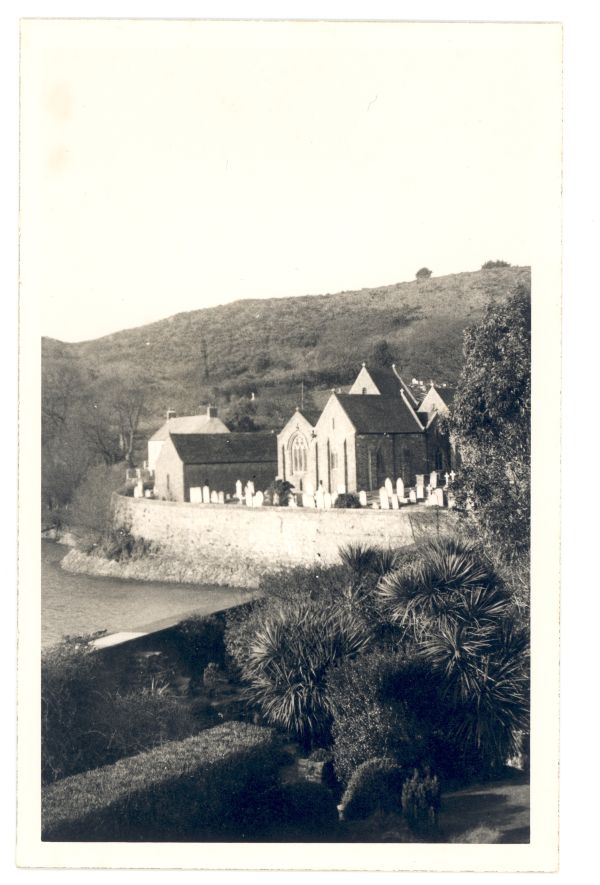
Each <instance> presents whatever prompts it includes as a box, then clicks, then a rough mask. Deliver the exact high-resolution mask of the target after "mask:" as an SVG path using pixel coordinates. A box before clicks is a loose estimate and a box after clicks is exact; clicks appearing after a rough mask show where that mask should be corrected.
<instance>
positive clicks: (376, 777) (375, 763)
mask: <svg viewBox="0 0 600 885" xmlns="http://www.w3.org/2000/svg"><path fill="white" fill-rule="evenodd" d="M405 777H406V770H405V769H403V768H402V766H400V765H398V763H397V762H395V761H394V759H389V758H386V757H379V758H376V759H369V760H367V761H366V762H363V763H362V765H359V767H358V768H357V769H356V771H355V772H354V774H353V775H352V777H351V778H350V782H349V784H348V786H347V788H346V790H345V792H344V795H343V796H342V801H341V802H340V809H339V810H340V813H341V817H342V819H343V820H364V819H365V818H367V817H370V816H371V815H372V814H375V812H376V811H382V812H384V813H394V812H396V813H397V812H400V811H401V810H402V804H401V802H402V784H403V782H404V779H405Z"/></svg>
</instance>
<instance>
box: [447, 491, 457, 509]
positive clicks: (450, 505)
mask: <svg viewBox="0 0 600 885" xmlns="http://www.w3.org/2000/svg"><path fill="white" fill-rule="evenodd" d="M455 507H456V498H455V497H454V492H448V510H454V508H455Z"/></svg>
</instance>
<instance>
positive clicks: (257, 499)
mask: <svg viewBox="0 0 600 885" xmlns="http://www.w3.org/2000/svg"><path fill="white" fill-rule="evenodd" d="M264 500H265V496H264V495H263V493H262V492H257V493H256V494H255V496H254V507H262V505H263V503H264Z"/></svg>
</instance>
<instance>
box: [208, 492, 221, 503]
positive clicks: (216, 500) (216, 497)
mask: <svg viewBox="0 0 600 885" xmlns="http://www.w3.org/2000/svg"><path fill="white" fill-rule="evenodd" d="M210 503H211V504H218V503H219V494H218V492H217V491H216V490H215V489H213V490H212V492H211V493H210Z"/></svg>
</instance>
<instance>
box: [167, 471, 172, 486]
mask: <svg viewBox="0 0 600 885" xmlns="http://www.w3.org/2000/svg"><path fill="white" fill-rule="evenodd" d="M167 488H168V489H170V488H171V477H170V476H169V474H168V473H167Z"/></svg>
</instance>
